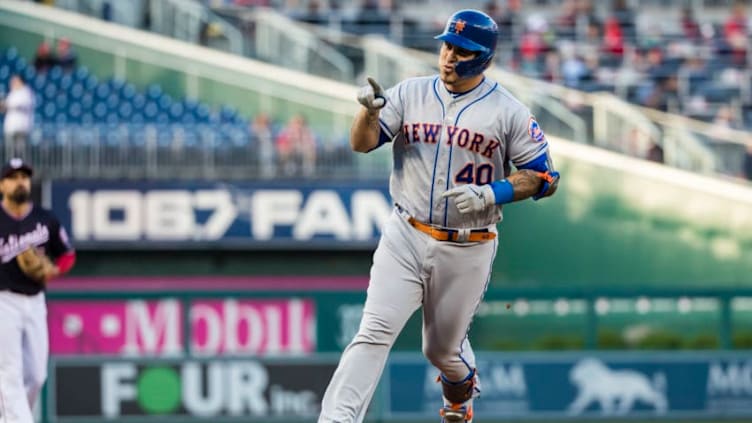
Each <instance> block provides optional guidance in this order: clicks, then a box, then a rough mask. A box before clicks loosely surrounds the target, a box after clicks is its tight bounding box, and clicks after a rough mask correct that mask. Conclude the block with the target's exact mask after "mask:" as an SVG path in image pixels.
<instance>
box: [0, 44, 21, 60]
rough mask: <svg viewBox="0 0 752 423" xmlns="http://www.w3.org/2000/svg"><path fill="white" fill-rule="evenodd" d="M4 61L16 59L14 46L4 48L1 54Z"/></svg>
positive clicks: (16, 54) (16, 50)
mask: <svg viewBox="0 0 752 423" xmlns="http://www.w3.org/2000/svg"><path fill="white" fill-rule="evenodd" d="M3 57H4V59H5V61H6V63H11V62H15V61H16V60H17V59H18V49H16V48H15V47H10V48H8V49H7V50H5V54H4V55H3Z"/></svg>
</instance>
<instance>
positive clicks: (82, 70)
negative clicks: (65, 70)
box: [73, 66, 89, 82]
mask: <svg viewBox="0 0 752 423" xmlns="http://www.w3.org/2000/svg"><path fill="white" fill-rule="evenodd" d="M88 77H89V68H87V67H86V66H79V67H78V69H76V71H75V72H73V78H74V79H75V80H76V81H79V82H84V81H86V79H87V78H88Z"/></svg>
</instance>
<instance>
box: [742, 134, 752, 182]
mask: <svg viewBox="0 0 752 423" xmlns="http://www.w3.org/2000/svg"><path fill="white" fill-rule="evenodd" d="M744 177H745V178H747V179H748V180H750V181H752V142H750V143H748V144H747V152H746V154H745V155H744Z"/></svg>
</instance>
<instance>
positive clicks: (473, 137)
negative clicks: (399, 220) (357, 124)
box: [379, 76, 548, 228]
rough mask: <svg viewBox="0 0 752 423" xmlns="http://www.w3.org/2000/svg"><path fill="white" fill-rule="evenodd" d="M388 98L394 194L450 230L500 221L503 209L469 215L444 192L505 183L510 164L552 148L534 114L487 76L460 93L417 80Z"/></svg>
mask: <svg viewBox="0 0 752 423" xmlns="http://www.w3.org/2000/svg"><path fill="white" fill-rule="evenodd" d="M387 97H388V99H389V100H388V102H387V104H386V106H385V107H384V108H383V109H382V110H381V114H380V115H379V117H380V123H381V129H382V131H383V133H384V134H385V135H386V136H387V137H389V138H391V139H393V140H394V147H393V156H394V170H393V172H392V176H391V181H390V194H391V196H392V199H393V200H394V201H395V202H396V203H397V204H399V205H400V206H402V207H404V208H405V209H406V210H408V211H409V212H410V213H411V214H412V215H413V216H414V217H415V218H416V219H418V220H420V221H422V222H426V223H431V224H435V225H440V226H445V227H450V228H477V227H484V226H488V225H491V224H494V223H496V222H498V221H499V220H500V219H501V207H498V208H496V209H493V208H492V209H489V210H487V211H485V212H483V213H477V214H475V215H472V216H469V217H468V216H462V215H460V213H459V211H458V210H457V208H456V207H454V206H453V205H452V204H451V202H450V201H448V200H447V199H442V198H441V194H443V193H444V192H445V191H447V190H449V189H451V188H453V187H455V186H457V185H463V184H467V183H475V184H477V185H483V184H488V183H491V182H493V181H496V180H499V179H504V178H505V177H506V176H508V175H509V165H508V163H509V161H510V160H511V162H512V163H513V164H514V165H515V166H519V165H524V164H525V163H528V162H530V161H531V160H533V159H534V158H536V157H538V156H540V155H541V154H544V153H545V152H546V150H547V148H548V143H547V142H546V139H545V137H544V136H543V132H542V131H541V130H540V127H539V126H538V123H537V122H536V121H535V118H534V117H533V116H532V114H531V113H530V110H528V108H527V107H525V106H524V105H523V104H522V103H520V102H519V101H518V100H517V99H516V98H514V97H513V96H512V95H511V94H510V93H509V91H507V90H506V89H505V88H503V87H501V86H500V85H499V84H498V83H497V82H494V81H492V80H490V79H488V78H486V79H484V80H483V82H482V83H481V84H480V85H478V86H477V87H476V88H475V89H473V90H471V91H470V92H467V93H463V94H460V95H457V94H453V93H451V92H449V91H447V89H446V88H445V87H444V84H443V83H442V82H441V80H439V78H438V77H436V76H433V77H422V78H413V79H408V80H406V81H403V82H402V83H400V84H398V85H397V86H395V87H393V88H391V89H389V90H387ZM382 140H385V138H382Z"/></svg>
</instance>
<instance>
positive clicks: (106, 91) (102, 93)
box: [94, 84, 112, 100]
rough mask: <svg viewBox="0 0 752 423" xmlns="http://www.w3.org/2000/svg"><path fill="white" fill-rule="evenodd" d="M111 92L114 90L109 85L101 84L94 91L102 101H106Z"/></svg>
mask: <svg viewBox="0 0 752 423" xmlns="http://www.w3.org/2000/svg"><path fill="white" fill-rule="evenodd" d="M111 92H112V90H111V89H110V87H109V86H108V85H107V84H99V85H97V87H96V90H94V95H95V96H96V97H97V98H98V99H100V100H105V99H106V98H107V97H108V96H109V95H110V93H111Z"/></svg>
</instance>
